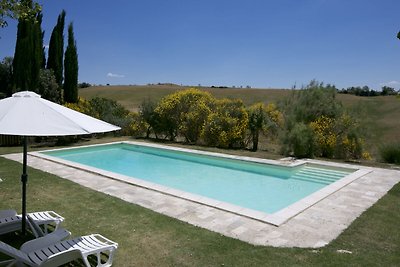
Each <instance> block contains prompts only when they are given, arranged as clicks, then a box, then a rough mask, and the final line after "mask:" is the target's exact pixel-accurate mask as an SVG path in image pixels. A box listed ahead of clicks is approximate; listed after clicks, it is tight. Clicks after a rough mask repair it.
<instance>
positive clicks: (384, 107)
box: [79, 85, 400, 159]
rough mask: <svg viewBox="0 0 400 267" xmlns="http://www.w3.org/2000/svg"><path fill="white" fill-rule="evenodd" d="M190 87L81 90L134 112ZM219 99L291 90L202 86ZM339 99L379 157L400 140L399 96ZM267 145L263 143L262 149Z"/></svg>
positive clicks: (258, 98) (257, 98)
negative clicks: (357, 120) (361, 126)
mask: <svg viewBox="0 0 400 267" xmlns="http://www.w3.org/2000/svg"><path fill="white" fill-rule="evenodd" d="M186 88H187V87H183V86H178V85H146V86H93V87H89V88H84V89H80V91H79V95H80V96H81V97H84V98H87V99H91V98H93V97H95V96H98V97H105V98H109V99H113V100H116V101H118V102H119V103H121V104H122V105H124V106H125V107H126V108H128V109H129V110H131V111H137V110H138V108H139V106H140V104H141V103H142V102H143V100H144V99H151V100H153V101H154V102H157V101H159V100H160V99H161V98H162V97H164V96H166V95H168V94H170V93H172V92H175V91H177V90H184V89H186ZM199 89H201V90H204V91H208V92H210V93H211V94H213V95H214V96H215V97H217V98H239V99H242V100H243V102H244V103H245V104H246V105H251V104H253V103H256V102H264V103H271V102H272V103H277V102H279V101H281V100H283V99H284V98H285V97H286V96H288V95H289V94H290V93H291V90H284V89H240V88H236V89H231V88H227V89H221V88H207V87H199ZM337 97H338V99H339V100H340V101H341V102H342V103H343V105H344V106H345V107H347V108H350V109H353V110H357V111H358V112H359V113H360V114H361V115H362V117H363V120H364V122H365V125H366V126H367V130H366V132H367V138H366V140H365V145H366V148H367V150H368V151H369V152H370V153H371V154H372V155H373V156H374V158H375V159H379V156H378V154H379V147H380V146H382V145H384V144H385V143H386V142H388V141H390V140H392V141H393V140H400V123H398V118H399V117H400V98H398V97H396V96H377V97H360V96H355V95H347V94H338V95H337ZM262 147H263V145H261V148H262Z"/></svg>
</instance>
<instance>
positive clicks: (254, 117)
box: [247, 103, 282, 151]
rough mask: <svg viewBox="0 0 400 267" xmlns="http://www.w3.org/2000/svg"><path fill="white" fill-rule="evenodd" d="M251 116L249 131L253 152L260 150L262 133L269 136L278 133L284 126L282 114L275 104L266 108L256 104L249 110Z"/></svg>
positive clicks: (261, 104)
mask: <svg viewBox="0 0 400 267" xmlns="http://www.w3.org/2000/svg"><path fill="white" fill-rule="evenodd" d="M247 113H248V114H249V130H250V137H251V141H252V143H253V146H252V149H251V150H252V151H257V149H258V139H259V136H260V133H263V134H264V135H268V134H271V133H276V130H277V129H278V128H279V127H280V126H281V124H282V113H281V112H280V111H279V110H277V109H276V106H275V105H274V104H269V105H268V106H265V105H264V104H263V103H256V104H254V105H252V106H250V107H249V108H248V109H247Z"/></svg>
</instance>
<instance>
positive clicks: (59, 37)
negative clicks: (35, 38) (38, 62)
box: [47, 10, 65, 87]
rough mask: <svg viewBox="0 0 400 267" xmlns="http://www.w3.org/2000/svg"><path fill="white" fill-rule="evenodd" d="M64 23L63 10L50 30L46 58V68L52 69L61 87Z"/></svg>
mask: <svg viewBox="0 0 400 267" xmlns="http://www.w3.org/2000/svg"><path fill="white" fill-rule="evenodd" d="M64 24H65V11H64V10H63V11H62V12H61V14H60V15H59V16H58V19H57V24H56V26H54V28H53V31H52V32H51V37H50V43H49V57H48V59H47V68H48V69H52V70H53V71H54V76H55V77H56V81H57V83H58V85H59V86H60V87H62V82H63V56H64Z"/></svg>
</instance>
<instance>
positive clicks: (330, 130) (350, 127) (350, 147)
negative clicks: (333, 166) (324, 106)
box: [310, 113, 371, 159]
mask: <svg viewBox="0 0 400 267" xmlns="http://www.w3.org/2000/svg"><path fill="white" fill-rule="evenodd" d="M358 126H359V125H358V122H357V121H356V120H355V119H354V118H352V117H351V116H350V115H349V114H347V113H343V114H342V115H341V116H339V117H337V118H330V117H327V116H320V117H318V118H317V119H316V120H315V121H313V122H311V123H310V127H311V129H312V130H313V132H314V135H315V142H316V151H317V155H318V156H321V157H328V158H343V159H360V158H364V159H371V155H370V154H369V153H368V152H366V151H364V150H363V147H364V141H363V139H362V138H361V137H359V134H358Z"/></svg>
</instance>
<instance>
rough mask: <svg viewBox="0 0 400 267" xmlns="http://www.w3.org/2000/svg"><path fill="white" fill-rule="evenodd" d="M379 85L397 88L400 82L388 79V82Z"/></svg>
mask: <svg viewBox="0 0 400 267" xmlns="http://www.w3.org/2000/svg"><path fill="white" fill-rule="evenodd" d="M379 85H380V86H389V87H394V88H397V87H400V82H399V81H390V82H385V83H381V84H379Z"/></svg>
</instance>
